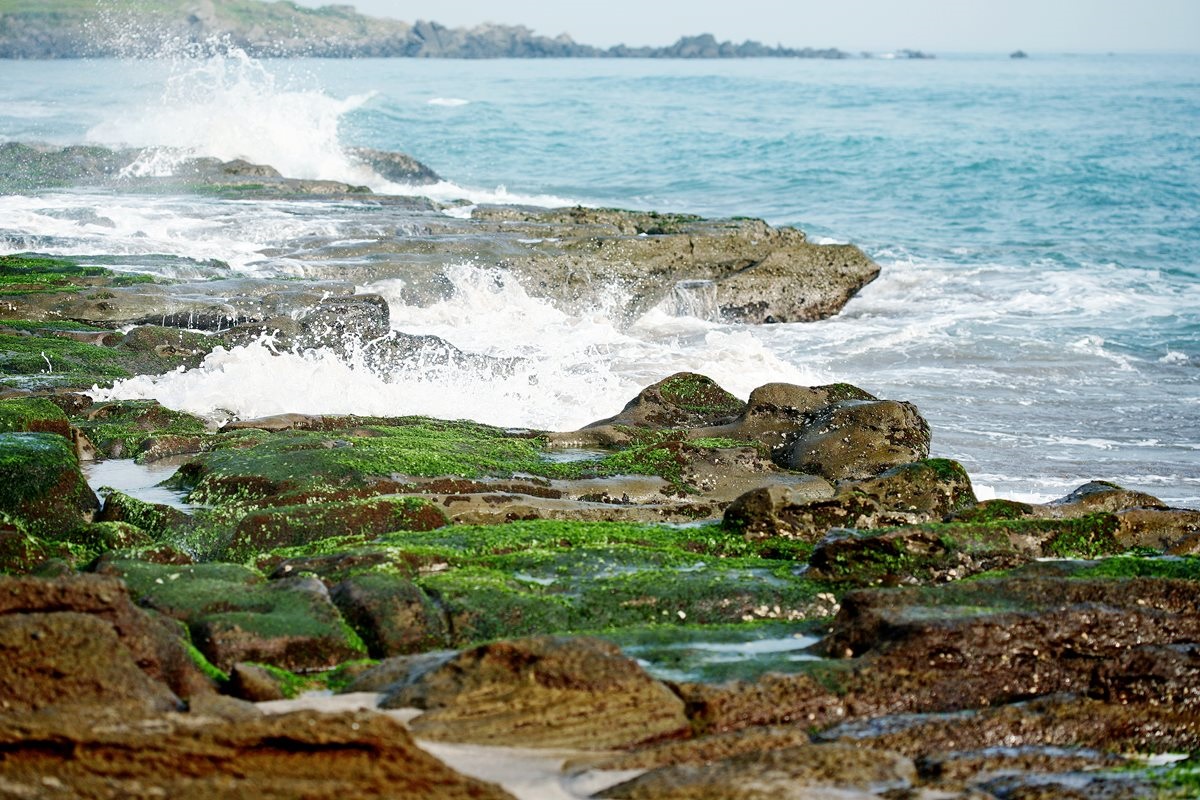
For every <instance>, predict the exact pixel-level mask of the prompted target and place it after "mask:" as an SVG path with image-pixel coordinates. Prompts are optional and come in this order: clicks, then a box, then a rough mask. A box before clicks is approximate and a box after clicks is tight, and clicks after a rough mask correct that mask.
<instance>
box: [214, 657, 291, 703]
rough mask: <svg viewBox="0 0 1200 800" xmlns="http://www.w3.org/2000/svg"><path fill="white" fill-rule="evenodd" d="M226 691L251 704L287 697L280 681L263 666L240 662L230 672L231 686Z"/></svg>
mask: <svg viewBox="0 0 1200 800" xmlns="http://www.w3.org/2000/svg"><path fill="white" fill-rule="evenodd" d="M226 691H227V692H229V694H231V695H233V696H234V697H237V698H240V699H242V700H247V701H249V702H251V703H264V702H269V701H271V700H282V699H284V697H285V694H284V691H283V687H282V686H281V685H280V683H279V679H278V678H277V677H276V676H275V675H272V674H271V672H270V671H269V670H268V669H266V668H265V667H263V666H262V665H261V664H253V663H250V662H246V661H243V662H239V663H237V664H234V665H233V669H231V670H229V685H228V687H226Z"/></svg>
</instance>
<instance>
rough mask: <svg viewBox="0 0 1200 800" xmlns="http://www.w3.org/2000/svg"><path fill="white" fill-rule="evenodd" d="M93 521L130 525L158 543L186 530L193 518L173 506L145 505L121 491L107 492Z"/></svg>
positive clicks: (143, 502) (144, 502) (143, 501)
mask: <svg viewBox="0 0 1200 800" xmlns="http://www.w3.org/2000/svg"><path fill="white" fill-rule="evenodd" d="M96 521H97V522H109V523H124V524H127V525H133V526H135V527H137V528H140V529H142V530H143V531H145V532H146V533H148V534H149V535H150V536H151V537H152V538H153V539H155V540H157V539H161V538H162V537H164V536H166V535H167V534H168V533H170V532H172V531H177V530H183V529H186V528H188V527H189V526H190V525H191V523H192V518H191V517H190V516H189V515H188V514H187V513H185V512H183V511H180V510H179V509H178V508H175V507H173V506H168V505H163V504H160V503H147V502H146V501H145V500H139V499H137V498H136V497H130V496H129V495H127V494H124V493H122V492H109V494H107V495H106V496H105V498H104V507H103V508H101V509H100V512H99V513H98V514H97V515H96Z"/></svg>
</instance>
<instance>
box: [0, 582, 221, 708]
mask: <svg viewBox="0 0 1200 800" xmlns="http://www.w3.org/2000/svg"><path fill="white" fill-rule="evenodd" d="M56 613H71V614H78V615H89V616H93V617H95V618H97V619H98V620H101V621H102V622H103V623H105V624H107V625H109V626H110V627H111V628H112V630H113V631H114V633H115V635H116V637H117V638H118V640H119V641H120V646H121V648H122V649H123V650H125V651H127V652H128V653H129V655H130V657H131V658H132V661H133V663H134V664H135V665H136V666H137V667H138V668H139V669H140V670H141V671H142V672H144V673H145V674H146V675H147V676H148V677H149V678H150V679H152V680H154V681H162V682H164V683H166V685H167V686H168V687H169V688H170V689H171V691H173V692H174V693H175V694H177V695H179V696H180V697H183V698H188V697H191V696H192V695H193V694H197V693H205V692H210V691H212V683H211V681H209V679H208V678H206V677H204V675H203V674H202V673H201V672H200V671H199V670H198V669H197V668H196V665H195V663H194V662H193V661H192V658H191V656H190V655H189V654H188V652H187V649H186V648H185V646H184V641H183V638H182V633H181V631H180V630H179V629H178V628H177V627H176V626H175V624H174V623H172V622H170V621H168V620H165V619H162V618H160V617H154V616H151V615H150V614H148V613H146V612H145V611H143V610H142V609H140V608H138V607H137V606H135V605H134V604H133V602H132V601H131V600H130V598H129V594H128V591H127V590H126V588H125V585H124V584H123V583H122V582H121V581H119V580H116V579H114V578H107V577H100V576H96V575H76V576H71V577H68V578H58V579H55V580H42V579H39V578H0V619H6V618H8V617H10V616H11V617H20V616H22V615H26V614H40V615H45V616H53V615H54V614H56Z"/></svg>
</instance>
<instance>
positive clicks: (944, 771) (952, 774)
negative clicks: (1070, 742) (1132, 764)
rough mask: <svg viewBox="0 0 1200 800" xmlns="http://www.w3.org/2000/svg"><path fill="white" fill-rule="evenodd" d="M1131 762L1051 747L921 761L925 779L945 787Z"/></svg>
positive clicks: (966, 753) (978, 752) (941, 754)
mask: <svg viewBox="0 0 1200 800" xmlns="http://www.w3.org/2000/svg"><path fill="white" fill-rule="evenodd" d="M1127 761H1128V760H1127V759H1125V758H1122V757H1121V756H1118V755H1114V754H1112V753H1104V752H1100V751H1098V750H1085V749H1069V748H1062V747H1047V746H1018V747H993V748H987V749H984V750H950V751H947V752H938V753H935V754H931V755H927V756H924V757H922V758H920V759H918V761H917V770H918V771H919V772H920V774H921V778H922V779H923V780H924V781H927V782H929V783H934V784H937V785H939V786H941V787H944V788H949V787H956V788H957V787H962V786H966V785H968V784H971V783H975V784H979V783H983V782H984V781H985V780H986V779H987V778H988V777H989V776H991V775H995V774H1005V773H1014V772H1019V773H1020V772H1023V773H1030V772H1032V773H1053V772H1079V771H1083V770H1095V769H1116V768H1119V767H1121V766H1124V765H1125V764H1126V763H1127Z"/></svg>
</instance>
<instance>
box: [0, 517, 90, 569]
mask: <svg viewBox="0 0 1200 800" xmlns="http://www.w3.org/2000/svg"><path fill="white" fill-rule="evenodd" d="M58 561H61V562H64V563H69V562H72V561H74V556H73V555H72V554H71V551H70V549H69V548H68V547H67V545H66V544H64V543H62V542H44V541H42V540H41V539H38V538H37V537H35V536H30V535H29V534H28V533H25V531H24V530H23V529H21V528H20V527H19V526H18V525H17V524H16V523H15V522H13V521H11V520H9V521H5V520H4V518H3V515H0V573H5V574H8V575H28V574H30V573H34V572H38V573H40V572H41V571H42V569H43V568H46V567H48V566H49V565H50V564H51V563H54V562H58Z"/></svg>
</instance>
